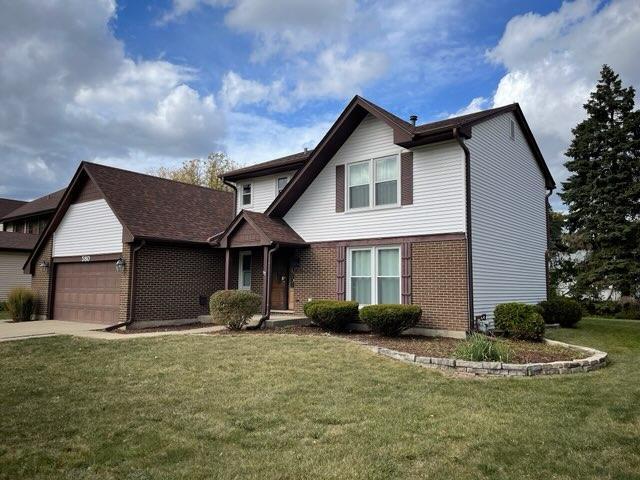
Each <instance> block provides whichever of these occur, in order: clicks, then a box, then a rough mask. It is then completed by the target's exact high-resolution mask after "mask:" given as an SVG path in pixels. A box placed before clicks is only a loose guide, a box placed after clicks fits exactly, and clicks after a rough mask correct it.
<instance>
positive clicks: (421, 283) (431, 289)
mask: <svg viewBox="0 0 640 480" xmlns="http://www.w3.org/2000/svg"><path fill="white" fill-rule="evenodd" d="M385 243H388V242H385ZM393 243H402V242H401V239H398V241H396V242H393ZM336 245H337V244H336ZM336 253H337V251H336V246H331V245H327V244H326V243H325V244H320V245H311V246H310V247H308V248H304V249H300V250H299V257H300V268H299V269H298V270H297V271H296V272H295V273H294V283H295V297H296V307H295V311H296V312H298V313H302V308H303V306H304V304H305V302H306V301H307V300H308V299H309V298H313V299H336V298H337V295H336V291H337V288H336V271H337V260H336ZM411 269H412V279H411V299H412V303H413V304H415V305H420V307H422V310H423V315H422V319H421V321H420V323H419V325H418V326H419V327H425V328H430V329H437V330H458V331H465V330H467V328H468V316H467V266H466V240H464V239H455V240H438V241H423V242H420V241H418V242H412V256H411Z"/></svg>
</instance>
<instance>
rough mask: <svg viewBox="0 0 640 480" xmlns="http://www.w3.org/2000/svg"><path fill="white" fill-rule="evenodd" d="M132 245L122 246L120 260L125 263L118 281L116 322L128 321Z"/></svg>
mask: <svg viewBox="0 0 640 480" xmlns="http://www.w3.org/2000/svg"><path fill="white" fill-rule="evenodd" d="M132 249H133V245H131V244H130V243H125V244H123V245H122V259H123V260H124V261H125V265H124V272H122V278H121V279H120V310H119V311H118V322H120V323H122V322H126V321H127V320H128V319H129V285H130V282H131V251H132Z"/></svg>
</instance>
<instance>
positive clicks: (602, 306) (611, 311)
mask: <svg viewBox="0 0 640 480" xmlns="http://www.w3.org/2000/svg"><path fill="white" fill-rule="evenodd" d="M593 308H594V311H593V313H594V314H595V315H598V316H600V317H614V316H615V315H616V314H618V313H620V312H621V311H622V304H621V303H620V302H616V301H614V300H599V301H596V302H594V307H593Z"/></svg>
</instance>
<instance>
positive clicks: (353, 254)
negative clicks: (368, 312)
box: [347, 246, 400, 305]
mask: <svg viewBox="0 0 640 480" xmlns="http://www.w3.org/2000/svg"><path fill="white" fill-rule="evenodd" d="M347 298H349V300H355V301H356V302H358V303H359V304H360V305H372V304H383V303H392V304H395V303H400V247H398V246H384V247H352V248H349V249H348V256H347Z"/></svg>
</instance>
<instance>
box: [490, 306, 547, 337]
mask: <svg viewBox="0 0 640 480" xmlns="http://www.w3.org/2000/svg"><path fill="white" fill-rule="evenodd" d="M493 318H494V322H495V327H496V329H497V330H500V331H502V332H503V333H504V334H505V335H506V336H508V337H512V338H515V339H518V340H531V341H540V340H542V337H543V336H544V320H543V318H542V315H540V313H539V307H537V306H535V305H527V304H525V303H515V302H514V303H501V304H499V305H496V308H495V310H494V311H493Z"/></svg>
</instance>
